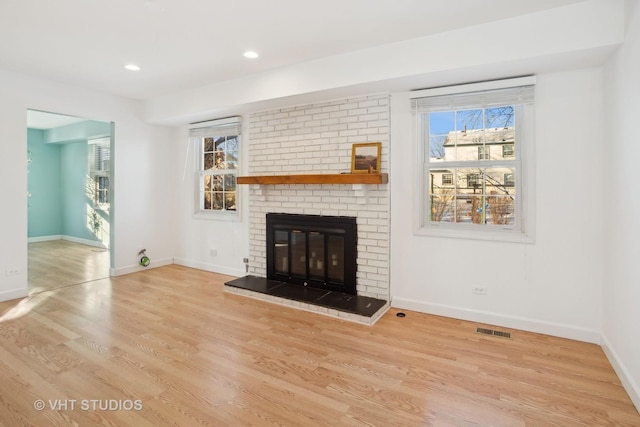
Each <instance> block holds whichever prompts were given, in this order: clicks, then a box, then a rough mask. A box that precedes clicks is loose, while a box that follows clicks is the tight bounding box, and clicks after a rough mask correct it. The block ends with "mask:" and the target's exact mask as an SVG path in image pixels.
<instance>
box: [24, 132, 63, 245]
mask: <svg viewBox="0 0 640 427" xmlns="http://www.w3.org/2000/svg"><path fill="white" fill-rule="evenodd" d="M27 149H28V150H29V151H30V153H31V154H30V158H31V163H29V165H28V166H27V167H28V170H29V174H28V175H27V177H28V191H29V193H30V194H31V197H30V198H29V202H28V203H29V208H28V211H27V212H28V236H29V237H43V236H55V235H60V234H62V190H61V170H60V158H61V152H60V151H61V150H60V149H61V146H60V145H56V144H47V143H45V135H44V131H42V130H38V129H28V130H27Z"/></svg>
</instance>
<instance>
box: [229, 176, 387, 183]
mask: <svg viewBox="0 0 640 427" xmlns="http://www.w3.org/2000/svg"><path fill="white" fill-rule="evenodd" d="M237 182H238V184H262V185H268V184H387V183H388V182H389V174H386V173H338V174H303V175H252V176H239V177H238V180H237Z"/></svg>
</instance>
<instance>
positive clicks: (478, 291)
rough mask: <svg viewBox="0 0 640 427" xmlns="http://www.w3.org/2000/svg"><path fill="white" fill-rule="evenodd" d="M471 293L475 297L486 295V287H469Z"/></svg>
mask: <svg viewBox="0 0 640 427" xmlns="http://www.w3.org/2000/svg"><path fill="white" fill-rule="evenodd" d="M471 292H472V293H474V294H476V295H486V294H487V287H486V286H472V287H471Z"/></svg>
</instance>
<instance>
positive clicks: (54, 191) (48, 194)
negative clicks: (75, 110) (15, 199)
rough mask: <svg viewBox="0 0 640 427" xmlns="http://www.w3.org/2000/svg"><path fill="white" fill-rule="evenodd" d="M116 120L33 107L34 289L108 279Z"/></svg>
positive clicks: (31, 245) (31, 230) (30, 196)
mask: <svg viewBox="0 0 640 427" xmlns="http://www.w3.org/2000/svg"><path fill="white" fill-rule="evenodd" d="M112 150H113V123H112V122H105V121H99V120H89V119H86V118H81V117H74V116H68V115H62V114H55V113H49V112H42V111H35V110H28V111H27V155H28V157H27V158H28V166H27V167H28V176H27V182H28V192H29V194H28V208H27V212H28V221H27V223H28V248H29V250H28V265H29V269H28V284H29V291H30V293H35V292H42V291H46V290H51V289H56V288H60V287H64V286H69V285H75V284H79V283H83V282H88V281H91V280H97V279H102V278H107V277H109V271H110V268H111V267H112V262H113V256H112V255H113V254H112V253H111V251H110V248H111V247H112V239H113V237H112V233H111V224H112V211H113V209H112V198H113V189H112V182H113V180H112V175H111V173H112V171H113V159H112V156H111V153H112Z"/></svg>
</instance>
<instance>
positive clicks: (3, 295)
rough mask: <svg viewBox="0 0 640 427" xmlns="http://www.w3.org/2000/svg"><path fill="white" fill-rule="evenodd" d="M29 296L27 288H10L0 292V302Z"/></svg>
mask: <svg viewBox="0 0 640 427" xmlns="http://www.w3.org/2000/svg"><path fill="white" fill-rule="evenodd" d="M27 296H29V289H26V288H25V289H10V290H8V291H2V292H0V302H4V301H11V300H12V299H20V298H24V297H27Z"/></svg>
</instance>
